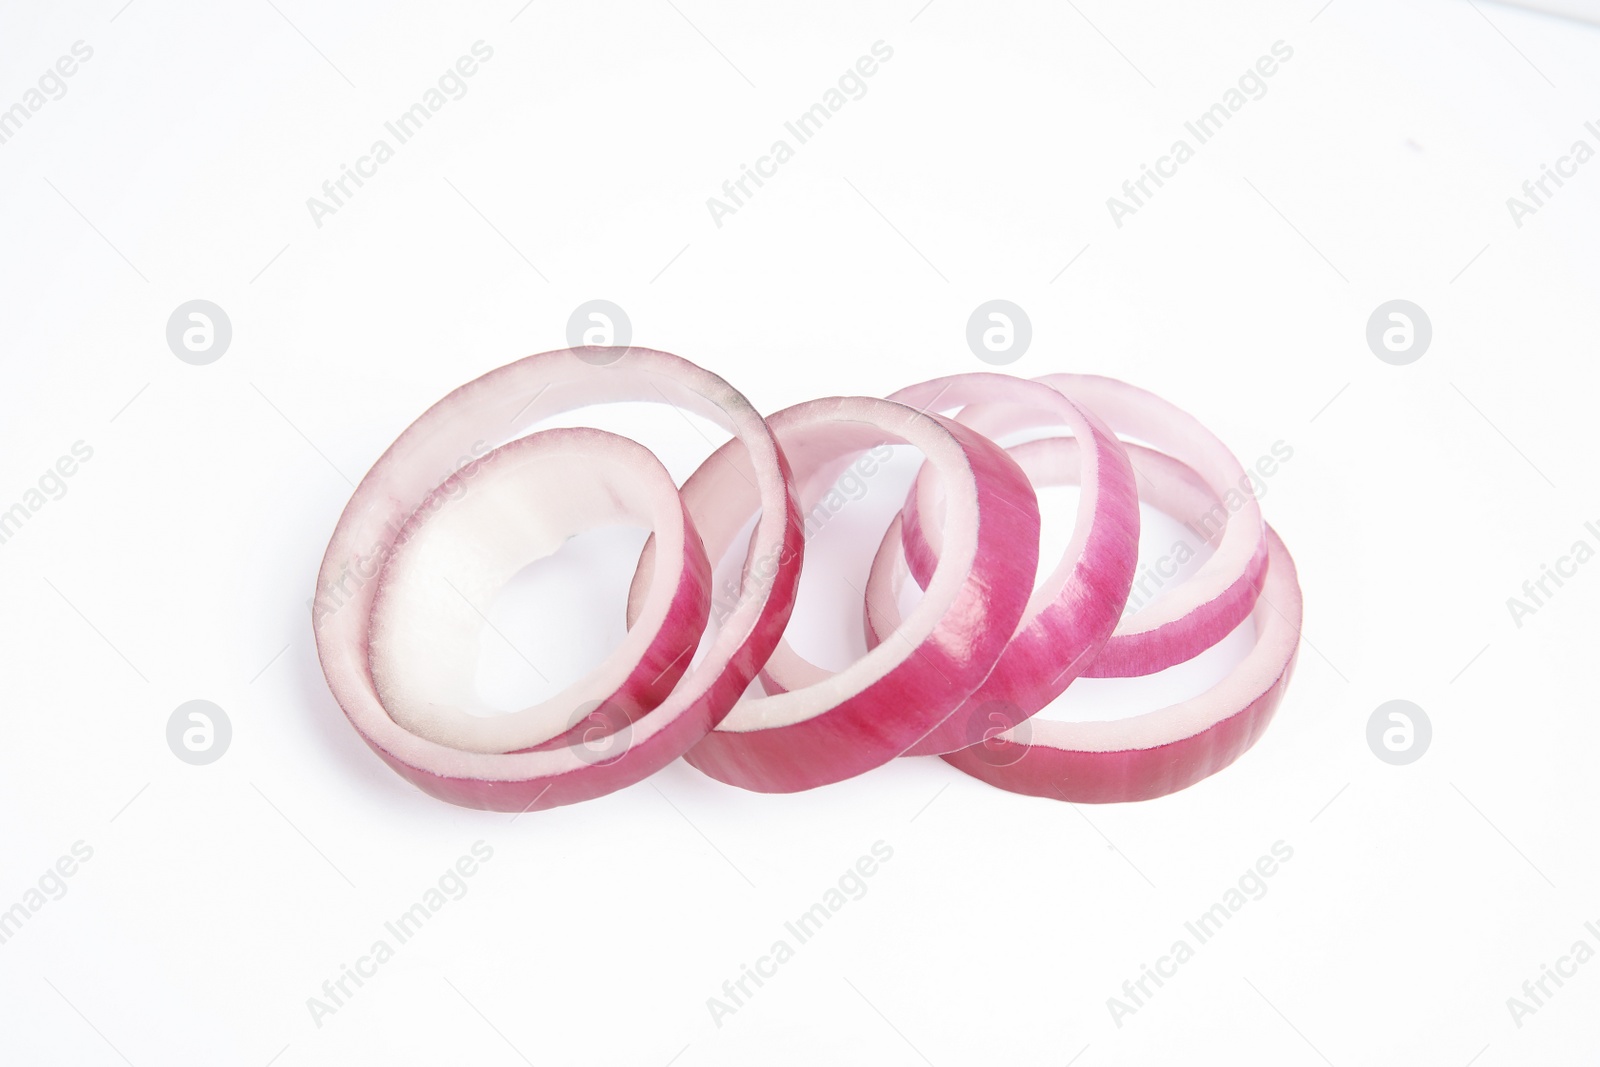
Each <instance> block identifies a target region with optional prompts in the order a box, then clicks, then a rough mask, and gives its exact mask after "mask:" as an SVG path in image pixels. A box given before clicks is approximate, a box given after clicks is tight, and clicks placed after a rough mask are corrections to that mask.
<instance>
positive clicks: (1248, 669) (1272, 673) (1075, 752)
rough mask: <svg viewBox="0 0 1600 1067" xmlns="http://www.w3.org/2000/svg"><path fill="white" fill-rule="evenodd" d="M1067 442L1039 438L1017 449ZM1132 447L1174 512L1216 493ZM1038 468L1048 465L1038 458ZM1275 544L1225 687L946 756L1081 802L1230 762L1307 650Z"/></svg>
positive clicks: (1010, 786) (1001, 737)
mask: <svg viewBox="0 0 1600 1067" xmlns="http://www.w3.org/2000/svg"><path fill="white" fill-rule="evenodd" d="M1066 444H1068V443H1067V442H1064V441H1054V440H1052V441H1039V442H1032V443H1031V444H1029V445H1025V446H1022V447H1021V449H1019V450H1018V451H1023V450H1027V449H1033V450H1036V451H1037V450H1039V449H1041V448H1047V447H1051V446H1058V445H1066ZM1132 451H1133V458H1134V462H1135V464H1136V465H1137V466H1138V467H1139V469H1140V470H1141V472H1142V473H1143V475H1144V476H1145V477H1146V478H1147V479H1148V480H1147V481H1146V482H1143V483H1142V484H1146V485H1149V486H1152V487H1153V492H1152V496H1154V497H1155V499H1156V500H1157V501H1159V502H1161V503H1162V504H1163V508H1162V509H1163V510H1167V509H1168V508H1169V507H1170V508H1172V513H1173V514H1175V515H1178V514H1182V513H1184V512H1185V511H1188V510H1190V505H1191V504H1192V502H1193V501H1195V500H1196V499H1201V498H1202V496H1201V491H1200V487H1202V486H1204V494H1205V495H1206V496H1209V495H1210V494H1209V489H1210V487H1209V486H1207V485H1206V484H1205V483H1204V481H1202V480H1200V479H1199V477H1198V475H1195V474H1194V473H1193V472H1190V471H1188V468H1186V467H1184V465H1183V464H1181V463H1178V462H1177V461H1175V460H1171V459H1170V458H1169V457H1166V456H1162V455H1160V454H1156V453H1149V452H1146V451H1145V450H1142V449H1137V450H1132ZM1024 458H1025V459H1027V458H1028V457H1027V456H1025V457H1024ZM1047 462H1049V461H1048V460H1047ZM1069 465H1070V464H1069ZM1029 466H1032V467H1034V469H1035V470H1036V471H1037V470H1038V469H1039V464H1035V463H1032V462H1030V463H1029ZM1059 470H1060V468H1059V467H1058V468H1057V471H1058V473H1059ZM1214 500H1215V497H1214V496H1211V497H1210V501H1212V502H1214ZM1267 545H1268V553H1269V561H1270V562H1269V565H1268V567H1267V571H1266V574H1265V576H1264V578H1263V581H1262V585H1261V588H1260V590H1259V591H1258V593H1259V595H1258V596H1257V597H1256V599H1255V603H1254V606H1253V610H1252V618H1253V619H1254V624H1255V628H1256V642H1255V645H1254V647H1253V648H1252V649H1251V650H1250V652H1249V653H1248V654H1247V655H1246V657H1245V659H1244V660H1243V661H1242V662H1241V663H1240V664H1239V665H1238V666H1237V667H1236V668H1235V669H1234V670H1233V671H1232V672H1230V673H1229V675H1228V676H1227V677H1226V678H1225V679H1223V680H1222V681H1221V682H1220V683H1218V684H1217V685H1216V686H1213V687H1212V688H1211V689H1209V690H1207V691H1206V692H1205V693H1203V694H1201V695H1200V696H1197V697H1195V698H1193V699H1191V700H1186V701H1183V702H1181V703H1178V704H1173V705H1171V706H1169V707H1166V708H1162V709H1160V710H1158V711H1153V712H1149V713H1146V714H1143V715H1138V716H1134V717H1131V718H1128V719H1123V720H1119V721H1097V722H1057V721H1053V720H1049V719H1043V718H1038V717H1035V718H1033V719H1030V720H1029V721H1028V722H1027V723H1025V724H1023V726H1021V727H1019V728H1015V729H1012V730H1009V731H1003V732H995V733H993V734H992V735H991V736H990V737H988V738H986V739H985V740H984V741H983V743H981V744H978V745H975V746H973V747H971V748H968V749H965V750H963V751H961V752H955V753H950V754H948V755H946V756H944V759H945V761H946V762H948V763H949V764H950V765H951V766H953V767H956V768H957V769H959V770H961V771H963V772H965V773H966V774H969V775H971V776H972V777H974V778H979V779H982V780H983V781H985V782H988V783H989V784H991V785H994V786H998V787H1000V788H1002V789H1006V790H1009V791H1011V792H1014V793H1025V794H1029V795H1032V796H1041V797H1050V798H1052V799H1056V800H1068V801H1073V802H1078V803H1111V802H1118V801H1128V800H1148V799H1150V798H1152V797H1158V796H1164V795H1166V794H1168V793H1172V792H1176V791H1177V790H1179V789H1183V788H1185V787H1187V786H1190V785H1193V784H1194V783H1195V782H1198V781H1200V780H1201V779H1203V778H1205V777H1207V776H1209V775H1212V774H1215V773H1216V772H1217V771H1219V770H1221V769H1222V768H1224V767H1226V766H1228V765H1229V764H1230V763H1232V762H1233V761H1234V760H1236V759H1238V758H1239V756H1240V755H1242V754H1243V753H1244V752H1245V751H1246V750H1247V749H1248V748H1249V747H1250V746H1251V745H1253V744H1254V743H1255V742H1256V740H1257V739H1258V738H1259V737H1260V736H1261V734H1262V733H1263V731H1265V729H1266V727H1267V724H1268V722H1269V721H1270V720H1271V718H1272V715H1273V712H1274V711H1275V710H1276V709H1277V706H1278V704H1279V702H1280V701H1281V700H1282V698H1283V693H1284V690H1285V688H1286V687H1287V685H1288V683H1289V676H1290V674H1291V672H1292V670H1293V667H1294V662H1295V658H1296V654H1297V652H1298V649H1299V643H1300V624H1301V614H1302V599H1301V593H1300V584H1299V580H1298V578H1297V576H1296V574H1295V567H1294V561H1293V560H1292V559H1291V558H1290V556H1289V552H1288V550H1287V549H1286V548H1285V547H1284V544H1283V542H1282V540H1280V539H1279V537H1278V535H1277V533H1276V532H1275V531H1273V530H1272V529H1271V528H1270V527H1269V528H1268V529H1267Z"/></svg>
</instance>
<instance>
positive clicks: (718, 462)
mask: <svg viewBox="0 0 1600 1067" xmlns="http://www.w3.org/2000/svg"><path fill="white" fill-rule="evenodd" d="M1046 392H1048V390H1046ZM767 424H768V425H769V426H770V427H771V428H772V432H773V433H774V434H775V435H776V436H777V438H778V441H779V443H780V444H781V445H782V447H783V450H784V453H785V455H787V456H788V457H789V459H790V460H791V462H792V463H794V464H795V466H796V469H797V470H798V471H799V472H801V473H802V475H804V474H807V473H810V472H812V471H814V470H816V469H818V468H831V467H833V466H836V465H838V464H839V463H840V462H841V461H843V460H847V459H848V458H849V457H852V456H854V455H856V454H858V453H861V452H864V451H866V450H868V449H870V448H873V447H875V446H876V445H879V444H881V443H883V442H884V441H885V440H886V439H898V440H901V441H904V442H905V443H907V444H910V445H913V446H915V447H916V448H918V449H919V450H921V452H922V453H923V455H924V456H926V457H927V463H928V464H929V465H930V466H932V467H933V468H934V469H935V470H937V471H938V472H939V475H940V478H941V484H943V485H944V486H945V487H946V491H947V493H948V494H949V495H948V500H949V503H948V505H947V507H946V514H947V517H948V525H947V527H946V529H945V541H944V543H945V546H946V549H947V551H946V554H945V555H944V556H943V557H941V559H940V561H939V564H938V565H937V566H936V567H935V569H934V571H933V574H932V576H931V580H930V581H929V583H928V587H927V591H926V593H925V594H924V596H923V599H922V602H921V603H920V604H918V606H917V607H916V608H915V609H914V610H913V611H912V612H911V613H910V614H909V615H908V616H907V617H906V619H905V620H904V621H903V623H902V624H901V625H900V626H899V627H897V628H896V630H895V631H894V632H893V634H891V635H890V636H888V637H886V638H885V640H884V642H883V643H881V644H880V645H878V647H877V648H875V649H873V650H872V651H869V652H868V653H867V654H866V655H865V656H863V657H862V658H861V659H859V660H857V661H856V662H855V663H853V664H851V665H850V666H848V667H846V668H845V669H844V670H842V671H839V672H837V673H835V674H829V673H827V672H822V671H821V670H820V669H818V670H817V674H818V676H817V677H815V678H814V679H812V680H810V681H809V682H808V684H805V685H802V686H798V687H796V688H793V689H790V690H789V691H787V692H780V693H776V694H773V695H767V696H754V697H752V696H747V697H745V698H744V699H743V700H741V701H740V702H739V703H738V704H736V705H735V706H734V708H733V710H732V711H731V712H729V714H728V716H727V717H726V718H725V719H723V720H722V722H721V724H720V725H718V726H717V728H716V729H714V730H712V731H711V732H710V733H708V734H706V736H705V737H704V738H703V739H702V740H701V741H700V742H699V744H697V745H695V747H694V748H693V749H691V750H690V751H689V752H688V754H687V755H686V756H685V758H686V759H687V760H688V762H689V763H691V764H693V765H694V766H695V767H697V768H699V769H700V770H701V771H703V772H705V773H706V774H708V775H710V776H711V777H713V778H716V779H718V780H719V781H723V782H727V783H729V784H732V785H737V786H740V787H742V788H745V789H751V790H756V791H760V792H794V791H797V790H801V789H810V788H813V787H815V786H819V785H824V784H828V783H831V782H838V781H842V780H844V779H846V778H850V777H853V776H855V775H857V774H860V773H862V772H864V771H867V770H870V769H871V768H873V767H877V766H881V765H882V764H884V763H887V762H888V761H890V760H892V759H894V758H895V757H896V756H898V755H900V754H902V753H903V752H905V751H906V750H907V748H909V747H910V746H912V745H914V744H915V743H916V742H917V741H918V740H919V739H920V738H922V737H924V736H926V735H927V734H928V733H929V731H930V730H933V729H935V728H936V727H938V726H939V724H940V723H942V722H943V721H944V720H945V719H946V718H948V717H949V715H950V714H951V713H952V712H953V711H954V710H955V709H956V707H957V706H959V705H961V704H962V703H963V702H964V700H965V699H966V697H967V695H968V694H969V693H971V692H972V690H973V689H974V688H975V687H976V686H977V685H978V684H979V683H980V682H982V681H983V679H984V677H985V676H986V675H988V674H989V672H990V670H991V669H992V668H993V666H994V663H995V661H996V659H997V658H998V657H999V656H1000V654H1001V652H1002V650H1003V649H1004V648H1005V646H1006V644H1007V642H1008V641H1009V639H1010V637H1011V634H1012V633H1013V632H1014V631H1015V629H1016V625H1017V622H1018V620H1019V619H1020V618H1021V617H1022V612H1023V610H1024V607H1025V605H1026V603H1027V600H1028V590H1029V589H1030V587H1031V585H1032V579H1033V573H1034V569H1035V567H1036V566H1037V564H1038V543H1039V512H1038V506H1037V504H1036V502H1035V500H1034V495H1033V490H1032V488H1031V487H1030V486H1029V485H1028V481H1027V478H1026V476H1024V475H1023V473H1022V471H1021V470H1020V469H1019V468H1018V467H1017V466H1016V464H1015V463H1014V462H1012V461H1011V459H1010V458H1009V457H1007V456H1006V455H1005V453H1004V452H1003V451H1002V450H1001V449H1000V448H999V447H998V446H997V445H995V444H994V443H992V442H990V441H989V440H987V439H986V438H983V437H981V436H979V435H978V434H976V433H973V432H972V431H971V430H968V429H967V428H966V427H964V426H961V425H959V424H957V423H954V422H952V421H950V420H947V419H942V418H938V417H935V416H931V415H925V414H923V413H921V412H918V411H915V410H913V409H911V408H908V407H905V406H903V405H901V404H895V403H891V402H889V401H887V400H878V399H874V398H870V397H843V398H840V397H835V398H830V399H826V400H815V401H811V402H808V403H804V404H798V405H796V406H794V407H791V408H786V409H784V410H783V411H780V412H778V413H777V414H775V415H773V416H771V417H770V418H769V419H768V420H767ZM737 466H738V461H737V459H736V458H734V459H733V460H732V462H730V457H727V456H724V455H723V454H722V453H720V452H719V453H717V454H716V455H714V456H713V457H712V458H711V459H709V460H707V461H706V463H705V464H703V465H702V466H701V468H700V469H699V470H698V471H696V472H695V473H694V474H693V475H692V476H691V477H690V478H689V480H688V481H687V482H685V483H684V486H683V490H682V493H683V498H684V501H685V504H686V505H687V507H688V508H689V512H690V514H691V515H692V516H693V517H694V522H695V525H696V527H697V528H698V529H699V530H700V532H701V535H702V536H703V537H704V539H705V542H706V549H707V552H708V554H709V555H710V556H711V557H712V558H713V559H717V558H720V557H721V555H722V553H723V552H725V551H726V550H727V549H728V548H729V547H731V546H732V543H733V540H734V538H735V537H736V535H737V533H738V531H739V530H740V528H741V527H742V526H743V525H744V523H745V521H746V520H747V519H748V518H749V516H750V515H751V514H752V513H753V512H754V509H755V507H756V505H757V501H756V500H755V499H754V498H753V494H752V493H750V492H749V490H748V487H741V485H740V483H739V482H738V481H737V480H735V479H732V478H730V477H729V476H728V473H727V472H728V471H729V469H730V468H736V467H737ZM796 528H797V529H799V526H798V524H797V526H796ZM759 558H760V557H759V550H758V549H757V548H756V546H752V547H751V551H750V554H749V555H748V556H747V562H746V573H749V570H750V568H751V566H752V565H753V564H754V563H755V562H756V561H758V560H759ZM640 571H641V575H642V574H644V573H645V571H646V566H645V563H644V561H641V568H640ZM637 581H638V579H637V578H636V584H637Z"/></svg>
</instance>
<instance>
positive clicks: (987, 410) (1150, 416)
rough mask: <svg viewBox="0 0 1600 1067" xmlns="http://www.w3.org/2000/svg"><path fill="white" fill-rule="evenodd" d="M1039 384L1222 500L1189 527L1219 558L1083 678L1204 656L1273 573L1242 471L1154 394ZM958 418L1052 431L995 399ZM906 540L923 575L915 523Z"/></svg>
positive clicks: (977, 424) (1104, 381)
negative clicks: (1184, 469) (1186, 472)
mask: <svg viewBox="0 0 1600 1067" xmlns="http://www.w3.org/2000/svg"><path fill="white" fill-rule="evenodd" d="M1035 380H1036V381H1038V382H1042V383H1044V384H1046V385H1049V386H1050V387H1051V388H1053V389H1057V390H1059V391H1060V392H1061V393H1063V394H1064V395H1066V396H1070V397H1072V398H1073V399H1074V400H1076V401H1078V402H1079V403H1080V404H1082V405H1083V406H1084V407H1086V408H1088V409H1089V410H1091V411H1093V412H1094V413H1095V414H1096V415H1097V416H1099V417H1100V418H1101V419H1103V420H1105V424H1106V425H1108V426H1109V427H1110V428H1111V429H1112V430H1113V431H1115V432H1116V433H1117V435H1118V436H1120V437H1123V438H1136V439H1138V440H1140V441H1143V442H1145V443H1147V444H1149V445H1151V446H1152V447H1154V448H1155V449H1157V450H1159V451H1161V452H1164V453H1166V454H1168V455H1170V456H1173V457H1175V458H1177V459H1179V460H1181V461H1183V462H1184V463H1185V464H1187V465H1188V466H1189V467H1191V468H1193V469H1194V471H1195V472H1196V473H1198V474H1199V475H1200V477H1201V478H1203V479H1204V480H1205V482H1206V483H1207V484H1208V485H1210V486H1211V488H1212V490H1213V491H1214V492H1215V494H1216V497H1217V503H1216V504H1215V506H1214V507H1213V508H1212V510H1211V511H1209V512H1207V513H1206V514H1205V515H1202V516H1200V517H1198V518H1197V519H1196V520H1194V521H1193V522H1192V523H1191V529H1193V530H1194V532H1195V534H1196V535H1197V537H1199V539H1200V540H1201V541H1205V542H1215V549H1214V551H1213V553H1212V555H1211V557H1210V558H1209V559H1207V560H1206V562H1205V563H1204V564H1203V565H1202V566H1201V568H1200V570H1199V571H1198V572H1196V573H1195V574H1194V575H1193V576H1191V577H1190V578H1189V580H1188V581H1186V582H1184V583H1183V584H1182V585H1181V586H1179V587H1178V588H1176V589H1173V590H1171V591H1170V592H1168V593H1167V594H1166V595H1164V596H1162V597H1161V598H1160V599H1158V600H1156V601H1155V602H1154V603H1152V604H1150V605H1149V606H1148V607H1144V608H1141V609H1140V610H1138V611H1136V612H1134V613H1133V614H1132V615H1130V616H1129V617H1128V618H1126V619H1124V620H1123V621H1122V622H1121V623H1120V624H1119V625H1118V626H1117V628H1116V632H1115V633H1114V634H1113V635H1112V636H1111V639H1110V640H1109V641H1107V642H1106V643H1105V647H1104V648H1102V649H1101V650H1100V652H1099V654H1098V655H1097V656H1095V658H1094V662H1093V663H1091V664H1090V665H1089V667H1088V670H1086V671H1085V672H1084V674H1085V676H1086V677H1090V678H1130V677H1136V676H1139V675H1144V674H1153V673H1155V672H1156V671H1160V670H1165V669H1166V668H1168V667H1171V666H1172V665H1174V664H1176V663H1182V662H1183V661H1184V660H1187V659H1191V658H1193V657H1194V656H1197V655H1199V654H1200V653H1201V652H1204V651H1205V650H1206V649H1208V648H1210V647H1211V646H1212V645H1214V644H1216V643H1217V642H1218V641H1220V640H1221V639H1222V638H1223V637H1225V636H1226V635H1227V634H1228V633H1230V632H1231V631H1232V630H1233V629H1234V627H1236V626H1238V625H1239V623H1240V622H1242V621H1244V619H1245V618H1246V617H1247V616H1248V615H1249V614H1250V610H1251V608H1252V606H1253V605H1254V604H1255V597H1256V589H1257V587H1258V586H1259V585H1260V582H1261V575H1262V573H1263V572H1264V571H1265V569H1266V566H1267V544H1266V525H1265V522H1264V521H1263V519H1262V517H1261V507H1260V505H1259V504H1258V503H1257V501H1256V497H1255V494H1254V492H1253V491H1252V487H1251V483H1250V479H1249V478H1248V476H1246V474H1245V473H1244V469H1243V468H1242V467H1241V466H1240V465H1239V461H1238V460H1237V459H1235V458H1234V455H1233V453H1232V452H1230V451H1229V450H1228V447H1227V446H1226V445H1224V444H1223V443H1222V442H1221V441H1220V440H1218V439H1217V437H1216V435H1214V434H1213V433H1211V431H1209V430H1207V429H1206V428H1205V427H1204V426H1203V425H1201V424H1200V422H1199V421H1198V420H1196V419H1195V418H1194V417H1193V416H1191V415H1189V414H1187V413H1186V412H1184V411H1183V410H1181V409H1180V408H1178V407H1176V406H1174V405H1173V404H1171V403H1169V402H1167V401H1165V400H1163V399H1161V398H1160V397H1158V396H1156V395H1155V394H1154V393H1150V392H1147V391H1145V390H1143V389H1140V388H1138V387H1136V386H1132V385H1129V384H1128V383H1126V382H1121V381H1118V380H1116V379H1115V378H1104V377H1100V376H1098V375H1092V374H1048V375H1045V376H1043V377H1041V378H1037V379H1035ZM956 418H957V419H958V420H960V421H961V422H963V423H965V424H966V425H968V426H971V427H973V428H974V429H976V430H978V432H980V433H983V434H987V435H989V436H1000V435H1002V434H1007V433H1014V432H1017V431H1019V430H1025V429H1031V428H1034V427H1038V426H1043V425H1050V423H1048V422H1045V421H1042V420H1041V419H1039V418H1038V417H1037V415H1036V414H1035V412H1034V411H1030V410H1026V409H1022V408H1019V407H1017V406H1016V405H1012V404H997V403H992V402H985V403H981V404H975V405H973V406H972V407H969V408H966V409H964V410H962V411H961V412H960V413H958V414H957V416H956ZM924 491H927V490H926V488H924ZM923 525H924V527H926V526H927V524H926V523H924V524H923ZM923 532H926V529H924V531H923ZM907 539H908V546H907V547H908V549H909V550H910V551H909V552H908V558H909V561H910V564H911V569H912V573H913V574H919V573H923V572H925V570H926V566H927V561H926V559H925V558H923V554H922V553H919V552H918V551H917V546H916V544H915V539H916V538H915V536H914V535H912V534H911V531H910V528H909V524H908V527H907ZM1118 610H1119V611H1120V610H1121V608H1120V606H1119V608H1118Z"/></svg>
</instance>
